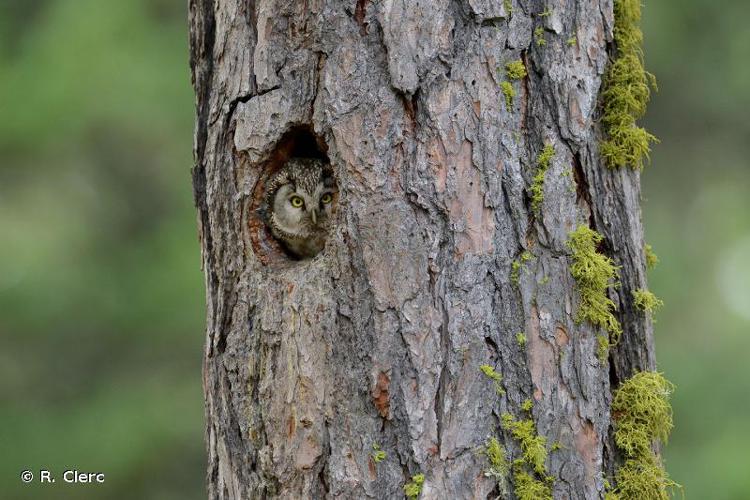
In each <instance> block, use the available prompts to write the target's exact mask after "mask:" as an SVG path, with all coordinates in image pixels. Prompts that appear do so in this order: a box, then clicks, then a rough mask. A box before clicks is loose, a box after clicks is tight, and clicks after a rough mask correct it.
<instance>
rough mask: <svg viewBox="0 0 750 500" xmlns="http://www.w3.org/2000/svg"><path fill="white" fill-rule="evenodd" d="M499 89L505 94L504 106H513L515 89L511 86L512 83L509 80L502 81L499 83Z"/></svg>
mask: <svg viewBox="0 0 750 500" xmlns="http://www.w3.org/2000/svg"><path fill="white" fill-rule="evenodd" d="M500 90H501V91H502V93H503V95H504V96H505V106H506V107H507V108H508V109H510V108H512V107H513V98H514V97H515V96H516V89H514V88H513V84H512V83H510V82H502V83H501V84H500Z"/></svg>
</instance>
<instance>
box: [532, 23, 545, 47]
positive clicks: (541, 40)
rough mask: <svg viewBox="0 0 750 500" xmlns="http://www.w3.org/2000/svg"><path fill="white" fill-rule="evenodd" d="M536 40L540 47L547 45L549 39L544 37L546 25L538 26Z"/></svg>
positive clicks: (535, 34) (535, 31)
mask: <svg viewBox="0 0 750 500" xmlns="http://www.w3.org/2000/svg"><path fill="white" fill-rule="evenodd" d="M534 41H535V42H536V44H537V46H538V47H543V46H545V45H547V40H545V39H544V27H543V26H538V27H537V28H536V29H535V30H534Z"/></svg>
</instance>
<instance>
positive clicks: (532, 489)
mask: <svg viewBox="0 0 750 500" xmlns="http://www.w3.org/2000/svg"><path fill="white" fill-rule="evenodd" d="M513 481H514V483H515V485H516V489H515V493H516V497H518V500H552V488H550V487H549V485H548V484H546V483H545V482H544V481H540V480H538V479H535V478H534V477H533V476H532V475H531V474H529V473H528V472H526V471H525V470H523V469H521V468H518V469H517V470H514V471H513Z"/></svg>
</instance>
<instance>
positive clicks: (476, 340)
mask: <svg viewBox="0 0 750 500" xmlns="http://www.w3.org/2000/svg"><path fill="white" fill-rule="evenodd" d="M545 9H548V15H544V16H540V15H539V14H541V13H542V12H543V11H545ZM612 25H613V16H612V2H611V0H581V1H576V2H571V1H568V2H555V3H549V4H543V3H541V2H536V1H533V2H524V3H523V4H518V3H516V2H515V1H514V2H513V4H512V13H509V12H507V11H506V9H505V7H504V6H503V2H502V0H430V1H427V0H411V1H406V0H379V1H375V2H370V1H368V0H349V1H341V0H305V1H288V0H285V1H279V0H191V1H190V27H191V30H190V33H191V66H192V69H193V81H194V86H195V91H196V95H197V126H196V135H195V157H196V165H195V167H194V170H193V181H194V187H195V197H196V205H197V209H198V222H199V233H200V239H201V243H202V259H203V266H204V271H205V275H206V299H207V327H206V346H205V364H204V387H205V400H206V401H205V402H206V418H207V430H206V436H207V448H208V477H207V481H208V493H209V497H210V498H253V499H254V498H271V497H274V498H275V497H278V498H294V499H298V498H299V499H302V498H400V497H402V496H403V491H402V486H403V484H404V483H405V482H406V481H407V480H408V478H409V477H410V476H411V475H412V474H415V473H417V472H423V473H424V474H425V476H426V481H425V484H424V489H423V492H422V497H421V498H426V499H430V498H440V499H445V498H451V499H463V498H466V499H474V498H481V499H484V498H494V496H496V495H497V491H496V490H495V484H494V482H493V481H492V480H491V478H488V477H485V475H484V474H483V471H484V469H485V467H486V459H485V457H484V456H482V455H481V454H479V453H478V452H477V451H478V449H479V448H480V447H481V446H482V445H483V444H484V443H485V441H486V439H487V438H488V437H489V436H493V435H494V436H498V438H499V439H500V441H501V442H502V443H504V444H505V446H506V447H507V448H508V449H509V450H510V451H511V452H512V453H515V454H516V455H517V453H518V447H517V444H516V443H514V441H513V439H512V438H511V437H510V436H509V435H507V434H506V433H504V432H503V431H502V429H500V427H499V415H500V414H501V413H502V412H510V413H511V414H514V415H519V414H520V413H521V410H520V405H521V403H522V401H524V400H525V399H527V398H532V399H533V400H534V408H533V418H534V420H535V422H536V424H537V428H538V432H539V433H540V434H541V435H543V436H545V437H546V438H547V439H548V442H550V443H551V442H554V441H559V442H560V443H561V444H562V445H563V447H562V449H561V450H559V451H555V452H554V453H551V454H550V455H549V458H548V461H547V467H548V470H549V473H550V474H551V475H553V476H554V477H555V478H556V481H555V483H554V487H553V491H554V496H555V498H600V497H601V496H603V477H604V476H608V475H611V471H612V467H613V466H614V461H615V460H616V458H617V457H616V453H615V451H614V449H613V447H612V444H611V427H610V423H611V419H610V413H609V404H610V400H611V388H612V386H613V384H617V383H618V382H619V381H620V380H623V379H624V378H625V377H628V376H630V375H631V374H632V373H633V372H634V371H635V370H639V369H647V368H653V367H654V356H653V341H652V328H651V324H650V321H649V320H648V319H647V318H646V317H645V316H644V315H643V314H642V313H639V312H638V311H636V310H634V309H633V307H632V305H631V301H630V300H626V298H629V297H630V294H631V292H632V290H634V289H636V288H645V280H646V276H645V263H644V256H643V240H642V227H641V221H640V209H639V196H640V184H639V182H640V181H639V174H638V172H637V171H633V170H631V169H619V170H609V169H607V168H605V167H604V165H603V163H602V161H601V159H600V157H599V154H598V142H599V140H600V139H601V129H600V127H599V125H598V124H597V109H598V107H597V94H598V91H599V87H600V84H601V80H602V74H603V72H604V70H605V67H606V64H607V60H608V53H609V51H611V47H610V45H611V43H610V42H611V33H612V27H613V26H612ZM539 26H541V27H543V28H544V38H545V40H546V43H545V44H544V45H538V44H537V43H536V41H535V37H534V30H535V29H536V28H537V27H539ZM573 36H575V37H576V38H575V40H572V41H571V40H570V38H571V37H573ZM573 42H574V43H573ZM517 59H522V60H523V61H524V62H525V64H526V67H527V69H528V71H529V74H528V76H527V77H526V78H524V79H523V80H522V81H520V82H517V83H514V86H515V88H516V89H517V90H518V95H517V96H516V97H515V99H514V101H513V105H512V106H511V107H510V108H508V107H506V104H505V99H504V97H503V95H502V93H501V91H500V83H501V82H502V81H503V80H505V76H504V74H503V71H502V67H503V66H504V65H505V63H506V62H509V61H513V60H517ZM499 69H500V70H499ZM545 144H551V145H552V146H553V147H554V149H555V156H554V159H553V161H552V163H551V166H550V168H549V171H548V172H547V175H546V181H545V184H544V201H543V203H542V206H541V210H540V211H539V213H538V214H535V213H534V211H533V210H532V209H531V202H530V198H529V195H528V191H529V186H530V184H531V181H532V177H533V176H534V174H535V170H536V168H535V161H536V160H535V158H536V156H537V155H538V153H539V152H540V151H541V150H542V148H543V147H544V145H545ZM292 154H296V155H316V156H324V157H327V158H329V159H330V161H331V163H332V165H333V167H334V169H335V172H336V176H337V180H338V186H339V189H340V198H339V208H338V212H337V216H336V224H335V229H334V231H333V232H332V234H331V235H330V237H329V239H328V243H327V246H326V248H325V250H324V252H323V253H322V254H320V255H318V256H317V257H316V258H314V259H312V260H308V261H298V262H295V261H291V260H289V259H288V258H287V257H286V256H285V255H283V253H282V252H281V251H280V249H279V248H278V246H277V245H274V242H273V241H271V240H269V238H268V235H267V234H265V232H264V229H263V226H262V224H261V223H259V221H258V219H257V216H256V214H255V207H256V206H257V200H258V196H259V193H260V192H262V184H263V180H264V178H265V176H266V175H267V173H268V171H269V170H270V169H273V168H276V167H277V166H278V165H279V164H280V163H281V162H282V161H283V159H284V158H286V157H288V156H289V155H292ZM579 223H588V224H590V225H591V226H592V227H593V228H595V229H596V230H597V231H599V232H600V233H601V234H603V235H604V236H605V242H604V244H603V245H602V248H601V250H602V251H603V252H604V253H606V254H607V255H609V256H611V257H612V258H613V259H615V262H616V263H617V265H619V266H621V268H620V274H621V285H620V287H619V288H617V289H615V290H613V291H612V292H611V293H612V298H613V300H614V301H615V303H616V304H617V305H618V307H619V311H618V313H617V316H618V319H619V320H620V321H621V323H622V325H623V327H624V334H623V336H622V340H621V341H620V343H619V345H618V346H617V347H616V348H614V349H613V350H612V351H611V353H610V359H609V360H608V362H606V363H600V362H599V360H598V359H597V356H596V346H597V343H596V335H597V333H599V332H598V331H597V330H596V329H595V328H593V327H592V326H591V325H589V324H577V323H576V321H575V314H576V310H577V306H578V302H579V297H578V296H577V294H576V291H575V283H574V281H573V279H572V277H571V275H570V271H569V263H570V262H569V249H568V248H567V246H566V241H567V239H568V233H569V232H570V231H571V230H572V229H574V228H575V227H576V225H577V224H579ZM527 250H528V251H530V252H531V253H533V254H534V256H535V257H534V259H532V260H530V261H529V262H527V263H526V265H525V266H524V268H523V269H522V271H521V273H520V279H519V282H518V284H515V283H513V282H512V280H511V278H510V274H511V265H512V262H513V261H514V260H515V259H517V258H518V257H519V255H520V254H521V253H522V252H524V251H527ZM518 332H525V333H526V336H527V339H528V341H527V343H526V345H525V346H520V345H519V343H518V342H517V340H516V334H517V333H518ZM481 364H489V365H492V366H494V367H496V369H497V371H498V372H500V373H502V374H503V376H504V381H503V385H504V387H505V389H506V394H505V395H504V396H498V395H497V394H496V393H495V391H494V388H493V385H492V383H490V382H489V381H488V380H487V379H486V378H485V377H484V376H483V375H482V374H481V372H480V371H479V369H478V367H479V366H480V365H481ZM373 443H377V444H379V446H380V448H382V449H383V450H384V451H385V452H386V454H387V458H386V459H385V460H384V461H382V462H380V463H378V464H375V462H374V461H373V459H372V457H371V452H372V446H373Z"/></svg>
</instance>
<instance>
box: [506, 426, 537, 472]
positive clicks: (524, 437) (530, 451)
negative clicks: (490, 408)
mask: <svg viewBox="0 0 750 500" xmlns="http://www.w3.org/2000/svg"><path fill="white" fill-rule="evenodd" d="M501 420H502V425H503V429H505V430H507V431H509V432H510V433H511V435H512V436H513V437H514V438H515V439H516V440H518V444H519V445H520V446H521V453H522V454H523V461H524V462H525V463H527V464H528V465H529V466H531V467H532V468H533V469H534V472H536V473H537V474H541V475H546V472H547V469H546V468H545V465H544V462H545V461H546V460H547V447H546V444H547V439H546V438H545V437H543V436H540V435H538V434H537V433H536V426H535V425H534V421H533V420H531V419H526V420H516V419H515V418H514V417H513V415H511V414H510V413H503V415H502V417H501Z"/></svg>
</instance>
